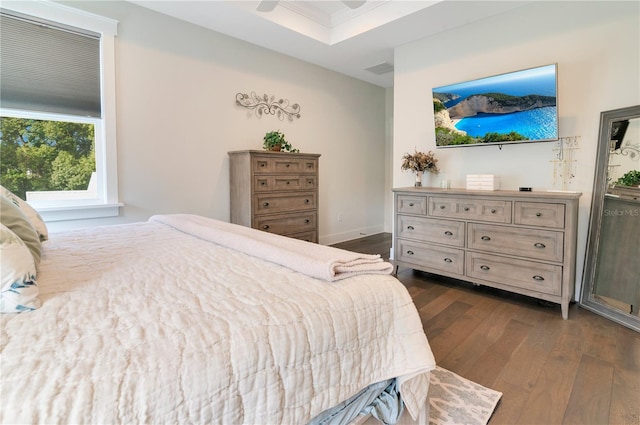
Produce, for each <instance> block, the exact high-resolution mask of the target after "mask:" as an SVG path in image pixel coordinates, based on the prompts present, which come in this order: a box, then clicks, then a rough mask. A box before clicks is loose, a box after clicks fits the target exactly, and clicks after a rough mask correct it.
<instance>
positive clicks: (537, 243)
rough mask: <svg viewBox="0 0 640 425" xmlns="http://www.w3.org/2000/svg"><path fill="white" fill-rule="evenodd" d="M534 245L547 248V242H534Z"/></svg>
mask: <svg viewBox="0 0 640 425" xmlns="http://www.w3.org/2000/svg"><path fill="white" fill-rule="evenodd" d="M533 246H535V247H536V248H546V247H547V246H546V245H545V244H543V243H540V242H536V243H534V244H533Z"/></svg>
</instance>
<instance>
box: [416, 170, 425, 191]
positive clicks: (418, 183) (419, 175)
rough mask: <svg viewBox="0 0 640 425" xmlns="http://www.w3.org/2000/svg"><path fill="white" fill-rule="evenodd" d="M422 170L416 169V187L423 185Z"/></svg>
mask: <svg viewBox="0 0 640 425" xmlns="http://www.w3.org/2000/svg"><path fill="white" fill-rule="evenodd" d="M422 173H423V172H422V171H416V184H415V185H414V186H415V187H422Z"/></svg>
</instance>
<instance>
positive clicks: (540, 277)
mask: <svg viewBox="0 0 640 425" xmlns="http://www.w3.org/2000/svg"><path fill="white" fill-rule="evenodd" d="M533 280H537V281H543V280H544V277H542V276H540V275H535V276H533Z"/></svg>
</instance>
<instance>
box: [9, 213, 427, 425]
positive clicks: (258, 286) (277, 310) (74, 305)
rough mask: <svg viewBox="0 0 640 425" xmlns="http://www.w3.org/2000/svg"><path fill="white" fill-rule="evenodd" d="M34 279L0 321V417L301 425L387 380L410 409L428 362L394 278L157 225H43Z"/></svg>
mask: <svg viewBox="0 0 640 425" xmlns="http://www.w3.org/2000/svg"><path fill="white" fill-rule="evenodd" d="M260 233H262V232H260ZM274 236H277V235H274ZM38 284H39V289H40V300H41V302H42V306H41V307H40V308H39V309H37V310H35V311H32V312H27V313H20V314H4V315H2V317H1V318H0V320H1V340H0V348H1V358H0V373H1V386H2V391H1V393H0V399H1V405H0V421H1V422H2V423H42V422H46V423H229V424H239V423H250V424H257V423H265V424H266V423H269V424H275V423H289V424H302V423H307V422H308V421H310V420H311V419H312V418H314V417H315V416H317V415H318V414H320V413H321V412H323V411H325V410H326V409H329V408H331V407H333V406H335V405H337V404H339V403H340V402H342V401H344V400H347V399H349V397H351V396H353V395H354V394H357V393H358V392H359V391H361V390H362V389H364V388H366V387H367V386H368V385H370V384H372V383H376V382H380V381H384V380H387V379H390V378H398V384H399V388H400V392H401V396H402V399H403V402H404V404H405V406H406V408H407V410H408V412H409V413H410V414H411V415H412V416H415V415H417V412H418V410H419V409H420V407H421V406H423V405H424V403H425V399H426V391H427V388H428V373H429V371H430V370H431V369H433V368H434V367H435V361H434V358H433V355H432V353H431V350H430V348H429V344H428V342H427V339H426V337H425V335H424V332H423V329H422V324H421V322H420V319H419V316H418V313H417V311H416V308H415V306H414V305H413V303H412V300H411V297H410V296H409V294H408V292H407V291H406V289H405V288H404V286H403V285H402V284H401V283H400V282H399V281H398V280H397V279H395V278H394V277H392V276H389V275H386V274H366V273H365V274H360V273H358V274H356V275H353V276H351V277H348V278H345V279H341V280H339V281H326V280H322V279H318V278H314V277H310V276H308V275H306V274H304V273H301V272H299V271H295V270H293V269H291V268H288V267H283V266H281V265H279V264H276V263H274V262H272V261H267V260H265V259H263V258H260V257H259V256H254V255H248V254H246V253H243V252H241V251H238V250H236V249H232V248H229V247H225V246H223V245H220V244H217V243H214V242H211V241H210V240H206V239H203V238H201V237H199V236H198V235H197V234H190V233H189V232H185V231H183V230H178V229H176V228H175V227H172V226H170V225H167V224H165V223H162V222H160V221H150V222H143V223H134V224H125V225H117V226H106V227H97V228H88V229H82V230H76V231H71V232H67V233H64V234H54V235H51V237H50V240H49V241H47V242H45V243H44V246H43V257H42V260H41V264H40V267H39V271H38Z"/></svg>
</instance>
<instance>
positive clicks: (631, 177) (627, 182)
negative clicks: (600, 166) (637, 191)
mask: <svg viewBox="0 0 640 425" xmlns="http://www.w3.org/2000/svg"><path fill="white" fill-rule="evenodd" d="M615 184H616V186H631V187H634V186H635V187H638V186H640V171H638V170H632V171H629V172H628V173H626V174H624V175H623V176H622V177H620V178H619V179H618V180H616V183H615Z"/></svg>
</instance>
